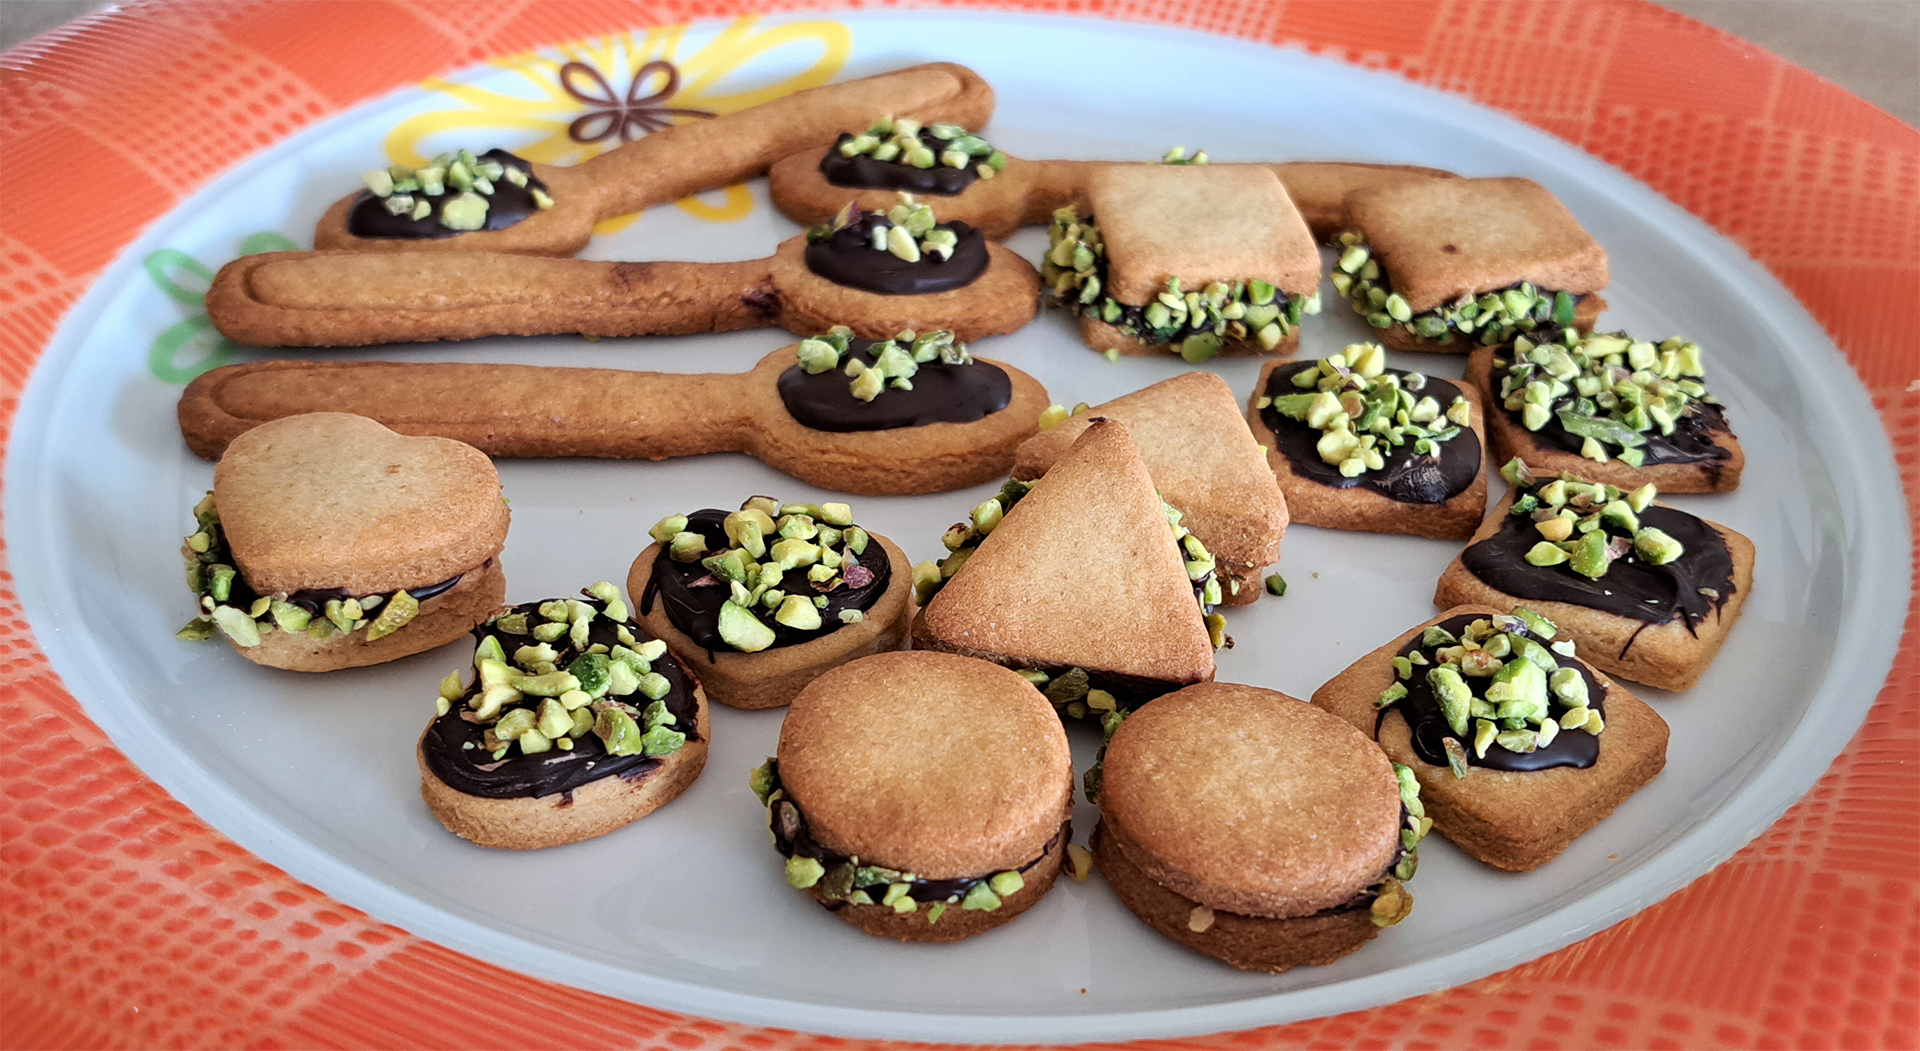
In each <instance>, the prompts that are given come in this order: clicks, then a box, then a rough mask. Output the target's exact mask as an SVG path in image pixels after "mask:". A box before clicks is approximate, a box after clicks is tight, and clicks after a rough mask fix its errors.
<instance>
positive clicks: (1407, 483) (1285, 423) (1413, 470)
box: [1260, 361, 1480, 504]
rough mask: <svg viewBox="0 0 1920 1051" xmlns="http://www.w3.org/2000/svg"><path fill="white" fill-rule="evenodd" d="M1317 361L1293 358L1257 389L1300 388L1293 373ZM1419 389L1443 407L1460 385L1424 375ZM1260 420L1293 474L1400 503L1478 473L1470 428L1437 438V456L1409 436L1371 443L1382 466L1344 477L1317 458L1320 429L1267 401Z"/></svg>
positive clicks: (1443, 497) (1449, 491)
mask: <svg viewBox="0 0 1920 1051" xmlns="http://www.w3.org/2000/svg"><path fill="white" fill-rule="evenodd" d="M1317 364H1318V362H1313V361H1299V362H1291V363H1289V364H1286V365H1281V366H1279V367H1277V368H1275V369H1274V370H1273V372H1272V373H1271V374H1270V375H1269V377H1268V379H1267V389H1266V390H1264V391H1262V392H1261V393H1263V394H1265V395H1266V396H1268V397H1270V398H1271V397H1279V396H1281V395H1286V394H1299V393H1301V391H1300V389H1299V388H1297V387H1295V386H1294V385H1293V377H1294V376H1295V375H1296V374H1298V373H1300V372H1302V371H1304V370H1306V369H1310V368H1313V367H1315V366H1316V365H1317ZM1387 371H1388V372H1391V373H1393V374H1394V375H1396V376H1399V377H1401V378H1403V379H1404V378H1405V377H1406V375H1407V373H1406V372H1404V371H1402V370H1400V369H1388V370H1387ZM1419 393H1420V394H1421V395H1422V396H1426V397H1431V398H1433V399H1434V400H1435V401H1438V402H1439V403H1440V407H1441V409H1442V410H1444V409H1445V408H1446V407H1447V406H1448V405H1451V404H1453V399H1455V398H1457V397H1459V396H1460V388H1459V387H1457V386H1455V385H1454V384H1452V383H1449V382H1447V381H1446V380H1440V379H1433V378H1432V377H1428V379H1427V385H1426V388H1425V389H1424V390H1422V391H1420V392H1419ZM1260 422H1261V423H1264V424H1266V425H1267V429H1268V430H1270V431H1272V432H1273V437H1274V448H1275V449H1277V450H1279V452H1280V454H1281V455H1282V456H1285V457H1286V458H1287V463H1288V464H1289V465H1290V466H1291V467H1292V468H1293V473H1294V474H1296V475H1298V476H1300V477H1302V478H1305V479H1308V480H1310V481H1314V482H1318V483H1320V484H1321V485H1325V486H1330V487H1332V488H1334V489H1353V488H1356V487H1365V488H1367V489H1371V490H1373V491H1374V492H1376V493H1379V494H1381V495H1382V496H1385V497H1387V498H1389V499H1392V500H1398V501H1399V502H1401V503H1403V504H1439V503H1445V502H1446V501H1447V500H1449V499H1450V498H1452V497H1453V496H1454V495H1455V494H1457V493H1462V492H1465V491H1466V489H1467V487H1468V486H1470V485H1472V484H1473V480H1474V479H1475V478H1477V477H1479V476H1480V440H1479V436H1478V435H1476V434H1475V433H1474V432H1473V431H1472V429H1470V428H1462V429H1461V431H1460V433H1459V434H1457V435H1455V436H1454V437H1453V438H1451V439H1450V440H1448V441H1445V442H1441V443H1439V448H1440V455H1439V456H1437V457H1435V456H1423V455H1421V454H1419V453H1416V452H1414V451H1413V441H1412V439H1408V441H1407V443H1406V444H1405V445H1399V446H1395V445H1389V444H1386V443H1385V442H1384V440H1383V441H1382V443H1381V444H1380V445H1379V446H1377V448H1380V449H1382V450H1383V458H1384V459H1385V460H1386V467H1385V468H1384V469H1382V470H1378V471H1366V472H1364V473H1362V474H1359V475H1356V476H1354V477H1352V478H1348V477H1346V476H1345V475H1343V474H1341V473H1340V468H1339V466H1338V465H1335V464H1330V463H1328V462H1326V461H1325V460H1322V459H1321V458H1320V451H1319V449H1318V448H1317V446H1316V443H1318V442H1319V440H1320V433H1321V432H1319V431H1317V430H1314V429H1313V428H1312V427H1309V426H1307V425H1306V423H1305V421H1302V420H1296V419H1293V418H1292V417H1289V416H1283V415H1281V414H1280V412H1279V410H1277V409H1275V408H1274V407H1273V406H1271V405H1269V406H1267V407H1266V408H1264V409H1261V410H1260Z"/></svg>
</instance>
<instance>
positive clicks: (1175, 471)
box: [1013, 372, 1288, 605]
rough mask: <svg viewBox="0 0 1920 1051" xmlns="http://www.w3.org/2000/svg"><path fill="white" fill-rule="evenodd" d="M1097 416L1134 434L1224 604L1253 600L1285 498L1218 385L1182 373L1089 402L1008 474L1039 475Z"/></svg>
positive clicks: (1235, 404)
mask: <svg viewBox="0 0 1920 1051" xmlns="http://www.w3.org/2000/svg"><path fill="white" fill-rule="evenodd" d="M1095 417H1106V418H1107V419H1112V420H1118V421H1119V422H1120V423H1122V424H1124V425H1125V426H1126V428H1127V431H1128V433H1130V434H1132V435H1133V441H1134V444H1135V445H1136V446H1138V447H1139V449H1140V458H1141V460H1142V461H1144V462H1145V463H1146V465H1147V471H1148V473H1149V474H1151V475H1152V476H1153V484H1154V487H1155V488H1157V489H1159V490H1160V496H1161V498H1163V499H1165V500H1166V501H1167V503H1169V504H1172V505H1173V506H1174V507H1176V508H1179V509H1180V511H1181V512H1182V513H1183V514H1184V515H1185V516H1186V517H1185V518H1183V519H1182V520H1181V524H1182V525H1184V526H1186V527H1187V528H1188V529H1191V530H1193V533H1194V535H1195V536H1197V537H1199V538H1200V542H1201V543H1203V544H1205V545H1207V550H1208V551H1210V552H1212V553H1213V557H1214V558H1216V559H1218V560H1219V570H1218V571H1219V573H1220V576H1221V587H1222V588H1223V589H1224V593H1223V594H1224V597H1223V599H1222V601H1223V602H1224V603H1225V604H1227V605H1239V604H1242V603H1246V602H1251V601H1253V600H1254V599H1255V598H1257V597H1258V596H1259V594H1260V573H1261V571H1262V570H1263V569H1265V568H1266V567H1267V566H1270V565H1272V564H1273V563H1274V562H1276V561H1278V560H1279V558H1280V538H1281V536H1282V535H1284V534H1285V533H1286V531H1287V522H1288V516H1287V498H1286V497H1285V496H1283V495H1281V492H1280V485H1279V483H1278V482H1277V481H1275V480H1274V477H1273V469H1272V468H1270V467H1268V466H1267V458H1266V453H1265V452H1263V451H1262V450H1261V448H1260V443H1259V442H1257V441H1255V440H1254V437H1253V432H1252V430H1251V429H1249V428H1248V426H1247V421H1246V417H1245V416H1243V415H1242V414H1241V408H1240V403H1239V401H1238V400H1236V399H1235V398H1234V396H1233V389H1232V388H1230V387H1228V386H1227V384H1226V381H1225V380H1222V379H1221V378H1220V377H1219V376H1217V375H1215V374H1213V373H1211V372H1183V373H1181V374H1180V375H1178V376H1175V377H1173V378H1172V379H1169V380H1162V381H1160V382H1159V383H1156V384H1154V385H1153V386H1151V387H1144V388H1142V389H1140V390H1137V391H1134V392H1133V393H1132V394H1127V395H1122V396H1121V397H1118V398H1115V399H1113V400H1112V401H1110V402H1106V403H1105V404H1102V405H1096V406H1094V407H1093V409H1092V410H1091V411H1089V412H1087V413H1083V414H1081V415H1079V416H1074V417H1072V418H1070V419H1068V420H1066V421H1065V422H1063V423H1061V424H1059V425H1058V426H1055V427H1052V428H1050V429H1048V430H1045V431H1041V432H1040V433H1039V434H1036V435H1034V436H1033V437H1031V438H1029V439H1027V440H1026V441H1025V442H1024V443H1023V444H1021V446H1020V448H1019V450H1018V451H1016V452H1015V453H1014V461H1013V476H1014V477H1015V478H1019V479H1021V480H1023V481H1024V480H1031V479H1034V478H1038V477H1040V476H1041V475H1043V474H1046V473H1047V471H1048V469H1049V468H1051V467H1052V466H1053V464H1054V462H1055V461H1057V460H1059V459H1060V458H1061V457H1062V456H1064V455H1066V453H1067V450H1068V449H1070V448H1072V447H1073V444H1074V441H1075V440H1076V439H1077V438H1079V437H1080V435H1081V433H1082V432H1084V431H1085V430H1086V429H1087V427H1088V426H1089V424H1088V421H1089V420H1091V419H1093V418H1095ZM1229 580H1232V581H1233V582H1235V583H1237V584H1238V585H1239V588H1238V590H1237V591H1236V590H1235V589H1234V587H1233V586H1232V584H1229V583H1228V581H1229Z"/></svg>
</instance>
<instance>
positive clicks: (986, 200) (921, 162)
mask: <svg viewBox="0 0 1920 1051" xmlns="http://www.w3.org/2000/svg"><path fill="white" fill-rule="evenodd" d="M1111 163H1112V162H1108V161H1061V160H1022V159H1020V158H1018V157H1010V156H1008V155H1007V154H1006V153H1005V152H1003V151H1001V150H998V149H995V148H994V146H993V144H992V143H991V142H989V141H987V139H986V138H985V137H983V136H981V135H979V134H978V133H976V132H972V131H969V130H968V129H967V126H965V125H963V124H958V123H932V124H923V123H921V122H920V121H916V120H911V119H907V118H895V117H886V118H882V119H880V120H878V121H875V122H874V123H873V124H871V125H868V126H867V128H866V129H865V130H864V131H859V132H842V133H841V134H840V138H839V140H838V141H836V142H835V143H834V144H833V145H831V146H828V147H825V148H823V149H811V150H803V151H801V152H799V153H796V154H794V155H792V156H790V157H787V158H786V159H784V160H781V161H778V162H776V163H775V164H774V165H773V167H772V168H771V169H769V170H768V172H767V193H768V196H770V197H772V198H773V203H774V206H775V207H777V208H779V209H780V211H781V212H782V213H783V214H785V215H786V216H787V218H789V219H792V220H793V221H794V222H796V223H800V224H802V225H807V224H812V223H819V222H825V221H826V219H827V217H828V216H831V215H832V214H833V213H834V212H836V211H839V210H840V209H841V208H842V207H843V206H845V204H846V202H847V201H848V199H849V198H851V199H852V200H853V202H854V203H855V204H857V205H859V206H860V207H862V208H868V209H875V208H877V209H884V208H886V207H888V206H889V205H890V204H892V195H893V194H894V193H896V192H899V191H905V192H908V193H915V194H923V195H926V196H932V197H937V198H938V199H939V201H940V211H941V214H943V215H945V216H947V217H948V218H951V219H961V220H965V221H966V222H967V223H969V224H971V225H973V226H974V227H976V228H978V229H979V230H980V231H981V232H982V233H985V234H986V235H987V236H988V237H989V238H992V239H993V240H995V241H1000V240H1004V239H1006V238H1007V237H1009V236H1011V235H1012V234H1013V232H1014V231H1015V230H1018V229H1019V228H1020V227H1022V226H1044V225H1046V223H1047V220H1048V219H1049V217H1051V216H1052V215H1053V213H1054V212H1055V211H1056V210H1058V209H1061V208H1068V207H1079V208H1084V207H1085V206H1086V195H1087V179H1088V177H1089V176H1090V175H1092V174H1093V172H1094V170H1095V169H1097V168H1101V167H1107V166H1109V165H1110V164H1111ZM1161 163H1163V164H1206V163H1208V158H1207V155H1206V151H1204V150H1201V151H1199V152H1197V153H1194V154H1188V153H1187V152H1186V150H1184V149H1182V148H1180V147H1175V148H1173V149H1171V150H1168V151H1167V153H1166V154H1165V155H1164V156H1163V157H1162V158H1161ZM1223 167H1245V168H1265V169H1267V170H1268V171H1271V172H1273V173H1274V174H1275V175H1277V176H1279V178H1280V182H1281V185H1283V186H1285V187H1286V190H1287V196H1288V197H1289V198H1291V199H1292V201H1293V203H1294V206H1295V207H1297V208H1298V209H1299V210H1300V214H1301V217H1302V218H1304V219H1305V220H1306V221H1307V226H1308V228H1309V229H1310V230H1312V231H1313V234H1314V236H1315V237H1321V238H1325V237H1331V236H1332V235H1333V234H1335V233H1337V232H1339V230H1340V218H1341V214H1342V213H1341V203H1342V200H1343V199H1344V198H1345V197H1346V195H1347V194H1348V193H1349V192H1350V191H1352V190H1357V189H1359V188H1361V187H1363V186H1374V185H1384V184H1387V183H1391V182H1399V181H1403V180H1408V179H1434V178H1447V179H1450V178H1458V176H1455V175H1454V174H1453V173H1452V172H1443V171H1439V170H1437V169H1433V168H1416V167H1410V166H1406V165H1395V164H1362V163H1357V162H1349V161H1288V162H1284V163H1279V164H1245V165H1224V166H1223Z"/></svg>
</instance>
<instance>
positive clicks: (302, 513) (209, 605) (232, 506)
mask: <svg viewBox="0 0 1920 1051" xmlns="http://www.w3.org/2000/svg"><path fill="white" fill-rule="evenodd" d="M194 517H195V519H196V525H197V528H196V530H195V532H194V533H193V535H191V536H189V537H187V538H186V544H185V546H184V547H182V548H181V554H183V555H185V556H186V560H187V586H188V587H189V588H191V589H192V590H193V592H194V595H195V597H196V598H197V599H198V602H199V607H200V613H201V615H200V616H199V617H197V618H195V619H194V620H193V621H192V622H191V623H189V624H188V625H187V626H186V627H184V628H182V629H180V632H179V636H180V638H183V639H190V640H198V639H207V638H211V637H213V636H214V635H215V634H221V635H225V636H226V638H227V641H228V642H230V643H232V645H233V648H234V649H235V650H237V651H239V653H240V655H241V656H243V657H245V658H247V659H248V660H250V661H253V662H254V663H256V664H265V665H268V666H270V667H275V668H285V669H287V670H288V671H333V670H334V669H337V668H357V667H361V666H363V665H368V664H380V663H383V662H385V661H390V660H397V659H399V658H401V657H405V656H408V655H409V654H414V653H420V652H422V651H424V650H430V649H433V648H434V647H435V646H439V645H442V644H444V643H447V642H451V641H453V640H454V639H456V638H459V637H460V636H461V635H464V634H466V633H467V631H468V629H470V628H472V627H473V626H474V625H475V624H478V623H480V622H481V621H483V620H485V619H486V618H487V615H488V614H489V613H490V612H491V611H492V610H493V608H494V607H495V606H498V605H499V604H500V600H501V598H502V597H503V596H504V595H505V593H506V586H507V584H506V578H505V577H504V576H502V575H501V572H500V549H501V547H502V546H504V545H505V544H506V541H507V506H506V502H505V501H504V500H502V499H501V496H500V475H499V474H498V473H496V472H495V471H494V469H493V464H492V462H491V461H489V460H488V459H487V458H486V456H484V455H483V454H481V453H480V452H479V451H478V450H476V449H474V448H472V447H471V446H467V445H463V444H461V443H459V442H456V441H449V440H447V439H445V438H409V437H405V436H403V435H399V434H395V433H394V432H392V431H390V430H388V429H386V428H385V427H382V426H381V425H379V424H378V423H375V422H374V421H372V420H369V419H365V418H363V417H360V416H352V415H348V414H345V413H334V412H324V413H310V414H307V415H301V416H291V417H287V418H284V419H280V420H275V421H274V422H272V423H269V424H263V425H261V426H259V427H256V428H254V429H253V430H251V431H249V432H247V433H246V434H244V435H241V436H240V437H239V438H236V439H235V440H234V441H233V442H232V444H230V445H228V446H227V448H226V451H225V453H224V454H223V455H222V456H221V457H220V462H219V464H218V465H217V466H215V467H214V471H213V490H212V491H211V492H209V493H208V494H207V497H206V499H204V500H202V501H200V503H199V505H198V506H197V507H195V508H194Z"/></svg>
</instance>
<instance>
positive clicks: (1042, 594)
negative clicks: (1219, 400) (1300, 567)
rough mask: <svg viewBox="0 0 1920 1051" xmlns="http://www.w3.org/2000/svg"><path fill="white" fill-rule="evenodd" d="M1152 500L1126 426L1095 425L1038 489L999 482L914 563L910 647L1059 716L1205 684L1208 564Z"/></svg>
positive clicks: (1171, 514) (1212, 593)
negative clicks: (1009, 671)
mask: <svg viewBox="0 0 1920 1051" xmlns="http://www.w3.org/2000/svg"><path fill="white" fill-rule="evenodd" d="M1183 521H1184V516H1183V515H1182V514H1181V513H1180V512H1179V511H1176V510H1174V509H1173V508H1171V507H1169V506H1167V504H1166V503H1165V502H1163V501H1162V500H1161V499H1160V497H1159V495H1158V494H1156V493H1155V492H1154V488H1153V478H1152V476H1151V475H1149V474H1148V472H1147V465H1146V464H1145V463H1144V462H1143V461H1142V460H1141V458H1140V450H1139V447H1138V446H1136V445H1135V444H1134V442H1133V438H1132V437H1131V436H1130V435H1129V434H1128V433H1127V429H1126V427H1125V426H1123V425H1121V424H1120V423H1118V422H1116V421H1113V420H1103V419H1097V418H1096V419H1093V420H1091V421H1090V422H1089V425H1088V426H1087V429H1086V431H1085V432H1084V433H1082V434H1081V435H1080V437H1079V438H1078V439H1076V440H1075V441H1074V443H1073V447H1072V448H1071V449H1069V450H1068V451H1067V453H1066V455H1065V456H1062V457H1061V458H1060V459H1059V460H1058V461H1057V462H1056V463H1055V464H1054V465H1053V466H1052V467H1051V468H1049V469H1048V471H1047V473H1046V475H1045V476H1043V477H1042V478H1041V479H1040V480H1039V481H1037V482H1008V483H1007V484H1006V486H1004V487H1003V488H1002V489H1001V491H1000V495H999V496H997V497H995V498H993V499H990V500H987V501H984V502H982V503H981V504H980V505H979V506H977V507H975V508H974V509H973V512H972V514H971V515H970V516H969V519H968V521H965V522H960V523H957V524H955V525H954V526H953V527H952V528H951V529H948V530H947V532H946V534H945V535H944V536H942V537H941V542H942V543H943V544H944V545H945V546H946V548H947V550H948V551H949V552H950V553H949V554H948V555H947V557H946V558H944V559H941V560H940V561H939V562H938V563H934V562H923V563H921V564H920V565H918V566H916V567H914V571H913V574H914V585H915V590H916V593H917V595H916V597H917V598H918V599H919V601H920V603H921V607H922V608H921V610H920V613H919V615H918V616H917V617H916V618H915V619H914V623H913V643H914V648H915V649H934V650H945V651H947V652H951V653H961V654H965V655H967V656H970V657H979V658H982V659H985V660H990V661H993V662H994V663H996V664H1002V665H1005V666H1007V667H1009V668H1013V669H1015V670H1017V671H1019V672H1020V673H1021V674H1023V675H1025V676H1026V677H1027V678H1028V679H1029V680H1030V681H1031V682H1033V683H1034V684H1035V685H1036V686H1038V687H1039V688H1040V689H1041V690H1042V691H1043V692H1044V693H1045V694H1046V697H1047V699H1048V700H1049V701H1052V702H1053V704H1054V706H1055V707H1056V708H1057V709H1059V711H1060V712H1061V714H1062V715H1064V716H1067V717H1069V718H1076V719H1079V718H1086V717H1088V716H1089V715H1092V716H1095V717H1097V716H1099V715H1100V713H1103V712H1111V711H1113V710H1114V709H1116V708H1132V707H1135V706H1138V705H1140V704H1144V703H1146V702H1147V701H1149V700H1152V699H1153V698H1155V697H1158V696H1159V695H1161V694H1163V693H1167V692H1169V691H1172V690H1177V689H1180V688H1181V687H1183V686H1190V685H1192V684H1194V683H1196V682H1205V681H1208V680H1210V679H1212V678H1213V672H1214V666H1213V651H1214V650H1215V649H1216V648H1217V647H1219V646H1220V645H1222V644H1223V642H1224V641H1225V627H1226V621H1225V618H1223V617H1221V616H1220V615H1219V614H1217V613H1214V612H1212V609H1213V605H1214V604H1215V603H1217V602H1219V601H1220V597H1221V595H1220V592H1221V585H1220V582H1219V580H1218V579H1217V578H1216V577H1215V576H1214V567H1215V562H1214V558H1213V556H1212V555H1211V554H1210V553H1209V552H1208V551H1207V548H1206V545H1205V544H1202V543H1201V542H1200V538H1199V537H1196V536H1194V535H1193V534H1192V533H1190V532H1189V531H1188V530H1187V528H1186V527H1185V526H1184V525H1182V522H1183Z"/></svg>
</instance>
